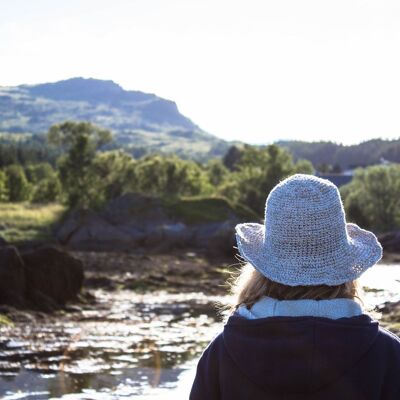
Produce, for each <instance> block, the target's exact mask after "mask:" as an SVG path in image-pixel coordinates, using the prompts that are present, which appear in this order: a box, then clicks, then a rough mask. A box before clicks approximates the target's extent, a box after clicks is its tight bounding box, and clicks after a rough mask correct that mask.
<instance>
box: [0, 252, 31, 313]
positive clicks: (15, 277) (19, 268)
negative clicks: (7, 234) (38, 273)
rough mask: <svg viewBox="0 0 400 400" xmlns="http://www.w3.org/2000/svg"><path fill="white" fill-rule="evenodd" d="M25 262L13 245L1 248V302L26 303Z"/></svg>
mask: <svg viewBox="0 0 400 400" xmlns="http://www.w3.org/2000/svg"><path fill="white" fill-rule="evenodd" d="M25 290H26V279H25V271H24V263H23V261H22V259H21V257H20V255H19V253H18V250H17V249H16V248H15V247H13V246H4V247H1V248H0V304H9V305H12V306H15V307H23V306H24V305H25V299H24V298H25Z"/></svg>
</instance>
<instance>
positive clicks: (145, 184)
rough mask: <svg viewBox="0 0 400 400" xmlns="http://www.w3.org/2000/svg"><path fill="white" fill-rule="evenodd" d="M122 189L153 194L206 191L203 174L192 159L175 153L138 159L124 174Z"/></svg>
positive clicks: (204, 174) (207, 184)
mask: <svg viewBox="0 0 400 400" xmlns="http://www.w3.org/2000/svg"><path fill="white" fill-rule="evenodd" d="M128 176H129V181H128V182H127V186H126V190H129V191H138V192H142V193H147V194H152V195H157V196H170V197H175V196H196V195H199V194H210V193H211V191H212V186H211V185H210V183H209V181H208V176H207V173H206V172H205V171H204V170H203V169H202V168H201V167H200V166H199V165H198V164H196V163H195V162H193V161H188V160H182V159H180V158H178V157H176V156H160V155H156V156H148V157H144V158H142V159H140V160H138V161H137V162H136V163H135V164H134V168H131V170H130V171H129V173H128Z"/></svg>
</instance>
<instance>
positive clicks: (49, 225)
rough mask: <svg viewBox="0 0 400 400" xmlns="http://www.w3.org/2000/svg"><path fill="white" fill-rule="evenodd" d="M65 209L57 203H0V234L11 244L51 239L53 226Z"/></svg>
mask: <svg viewBox="0 0 400 400" xmlns="http://www.w3.org/2000/svg"><path fill="white" fill-rule="evenodd" d="M65 211H66V209H65V207H64V206H62V205H61V204H57V203H52V204H29V203H0V236H1V237H3V238H4V239H5V240H6V241H7V242H9V243H13V244H21V243H26V242H30V241H35V242H41V241H51V240H52V233H53V227H54V225H55V223H57V222H58V221H59V220H60V218H62V216H63V214H64V212H65Z"/></svg>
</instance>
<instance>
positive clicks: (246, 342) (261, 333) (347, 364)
mask: <svg viewBox="0 0 400 400" xmlns="http://www.w3.org/2000/svg"><path fill="white" fill-rule="evenodd" d="M378 331H379V327H378V322H376V321H373V320H372V319H371V318H370V317H369V316H367V315H360V316H357V317H352V318H340V319H336V320H331V319H328V318H320V317H270V318H260V319H254V320H248V319H245V318H243V317H240V316H238V315H233V316H231V317H230V318H229V320H228V321H227V324H226V325H225V327H224V332H223V340H224V344H225V346H226V349H227V351H228V353H229V355H230V357H231V358H232V360H233V361H234V363H235V364H236V365H237V367H238V368H239V369H240V370H241V371H242V373H243V374H244V375H246V376H247V378H248V379H249V380H250V381H252V382H253V383H255V384H256V385H258V386H260V387H262V388H263V389H264V390H265V391H266V392H270V391H272V392H279V393H287V394H294V393H311V392H314V391H316V390H319V389H320V388H322V387H323V386H325V385H328V384H332V383H334V382H335V381H337V380H339V379H340V377H341V376H343V375H344V374H345V373H346V372H348V371H349V370H350V369H351V368H354V367H355V366H356V364H357V363H358V362H359V361H360V360H361V358H362V357H363V356H364V355H365V354H366V353H368V351H369V349H370V347H371V346H372V344H373V343H374V341H375V339H376V338H377V335H378Z"/></svg>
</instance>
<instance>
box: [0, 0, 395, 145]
mask: <svg viewBox="0 0 400 400" xmlns="http://www.w3.org/2000/svg"><path fill="white" fill-rule="evenodd" d="M399 49H400V2H398V1H386V0H363V1H361V0H336V1H321V0H302V1H299V0H279V1H276V0H246V1H236V0H196V1H195V0H113V1H109V0H108V1H103V0H96V1H94V0H69V1H68V2H61V1H54V0H51V1H50V0H35V1H31V0H0V54H1V59H0V85H17V84H21V83H40V82H49V81H56V80H60V79H67V78H71V77H75V76H84V77H93V78H100V79H112V80H114V81H115V82H117V83H119V84H120V85H122V86H123V87H124V88H125V89H132V90H142V91H145V92H151V93H156V94H157V95H159V96H162V97H165V98H169V99H172V100H174V101H176V102H177V104H178V107H179V109H180V110H181V112H182V113H184V114H185V115H186V116H188V117H189V118H191V119H192V120H193V121H194V122H196V123H197V124H198V125H200V126H201V127H202V128H203V129H205V130H207V131H209V132H211V133H213V134H215V135H217V136H220V137H223V138H225V139H238V140H243V141H247V142H251V143H269V142H272V141H274V140H278V139H299V140H334V141H337V142H343V143H355V142H360V141H362V140H367V139H369V138H374V137H384V138H397V137H399V136H400V117H399V110H400V73H399V71H400V51H399Z"/></svg>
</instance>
